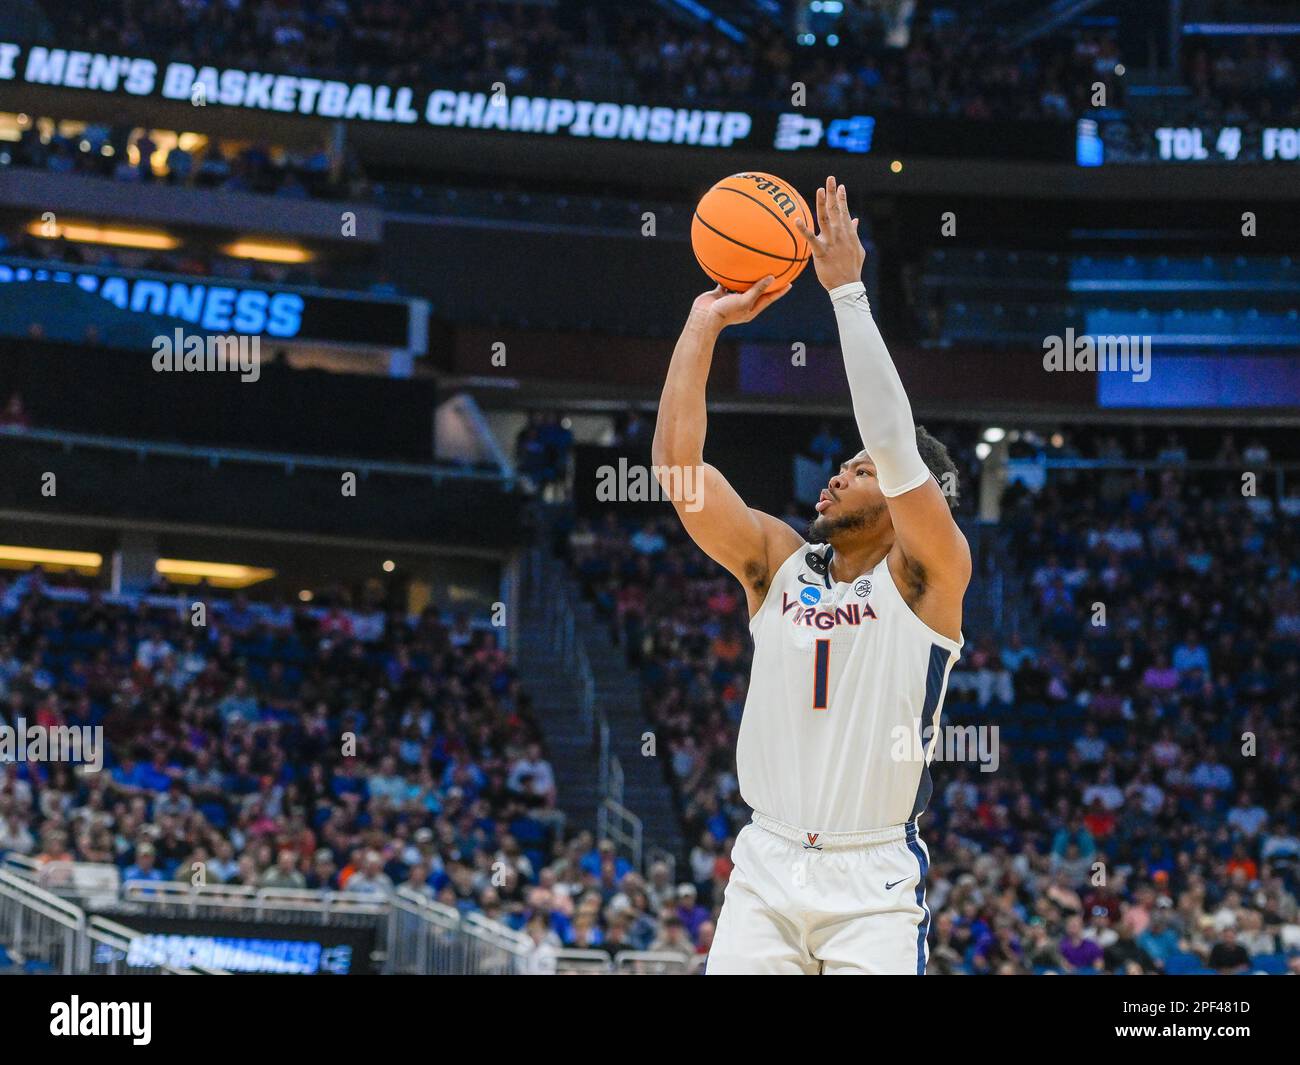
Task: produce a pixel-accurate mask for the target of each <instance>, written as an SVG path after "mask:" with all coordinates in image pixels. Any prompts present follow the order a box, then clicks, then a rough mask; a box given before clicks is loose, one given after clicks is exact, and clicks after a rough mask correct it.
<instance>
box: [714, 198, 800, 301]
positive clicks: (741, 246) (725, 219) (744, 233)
mask: <svg viewBox="0 0 1300 1065" xmlns="http://www.w3.org/2000/svg"><path fill="white" fill-rule="evenodd" d="M796 219H797V220H798V221H800V222H802V223H803V224H804V226H805V227H807V228H808V229H811V228H812V224H813V222H812V213H811V212H810V211H809V210H808V204H807V203H805V202H804V198H803V197H802V196H800V195H799V193H798V192H797V191H796V190H795V189H794V188H793V187H792V186H791V185H790V184H789V183H788V182H785V181H782V180H781V179H780V178H778V177H774V176H773V175H771V174H763V173H758V172H754V173H741V174H732V175H731V176H730V177H726V178H723V179H722V180H721V181H719V182H718V183H717V184H716V185H714V186H713V188H711V189H709V191H708V192H706V193H705V194H704V197H703V198H702V199H701V200H700V202H699V204H697V205H696V208H695V217H694V219H693V220H692V221H691V248H692V249H693V250H694V252H695V258H696V260H697V261H698V262H699V264H700V266H701V267H702V268H703V270H704V272H705V273H706V274H708V275H709V276H710V277H711V278H713V280H714V281H716V282H717V283H718V284H720V285H722V286H723V288H728V289H731V290H732V291H733V292H743V291H744V290H745V289H747V288H749V286H750V285H752V284H754V282H756V281H759V280H761V279H762V278H764V277H766V276H767V275H768V274H771V275H772V276H773V278H775V281H774V282H773V284H772V288H771V291H772V292H779V291H781V290H782V289H783V288H786V287H787V286H788V285H789V284H790V282H792V281H793V280H794V279H795V278H796V277H798V276H799V274H800V273H801V272H802V270H803V268H804V267H805V266H807V265H808V258H809V248H808V242H807V241H806V240H804V238H803V235H802V234H801V233H800V232H799V231H798V230H797V229H795V228H794V221H795V220H796Z"/></svg>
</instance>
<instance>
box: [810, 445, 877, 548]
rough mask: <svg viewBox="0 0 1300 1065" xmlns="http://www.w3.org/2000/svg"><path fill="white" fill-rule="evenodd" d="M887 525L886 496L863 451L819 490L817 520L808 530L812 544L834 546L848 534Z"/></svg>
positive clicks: (874, 466)
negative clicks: (829, 543)
mask: <svg viewBox="0 0 1300 1065" xmlns="http://www.w3.org/2000/svg"><path fill="white" fill-rule="evenodd" d="M888 521H889V508H888V507H887V506H886V504H885V495H884V493H883V492H881V490H880V482H879V481H877V480H876V465H875V463H874V462H872V461H871V459H870V458H868V457H867V453H866V452H865V451H860V452H858V454H857V455H855V456H854V457H853V458H852V459H850V460H849V461H848V462H846V463H844V464H843V465H841V466H840V468H839V471H838V472H837V473H836V474H835V476H834V477H832V478H831V479H830V481H828V482H827V485H826V487H825V488H823V489H822V494H821V499H819V500H818V501H817V517H816V518H814V519H813V521H812V524H810V525H809V526H808V538H809V539H810V540H812V541H814V542H833V541H834V538H835V537H836V536H837V535H842V534H844V533H848V532H858V531H861V532H871V531H873V530H875V529H876V528H877V527H878V526H879V524H880V523H881V522H886V523H887V522H888Z"/></svg>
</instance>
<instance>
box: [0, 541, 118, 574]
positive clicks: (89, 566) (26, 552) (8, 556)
mask: <svg viewBox="0 0 1300 1065" xmlns="http://www.w3.org/2000/svg"><path fill="white" fill-rule="evenodd" d="M103 564H104V556H103V555H99V554H96V553H95V552H94V551H54V550H51V549H49V548H44V547H12V546H8V545H0V568H4V569H31V568H32V567H33V566H44V567H45V568H46V569H52V570H69V569H75V570H77V571H78V572H81V573H86V574H89V575H93V574H95V573H97V572H99V567H100V566H102V565H103Z"/></svg>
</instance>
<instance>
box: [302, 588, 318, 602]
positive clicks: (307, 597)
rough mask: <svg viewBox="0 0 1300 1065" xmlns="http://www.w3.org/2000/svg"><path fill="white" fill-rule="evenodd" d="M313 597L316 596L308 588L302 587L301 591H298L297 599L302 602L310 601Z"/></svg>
mask: <svg viewBox="0 0 1300 1065" xmlns="http://www.w3.org/2000/svg"><path fill="white" fill-rule="evenodd" d="M315 598H316V597H315V596H314V595H312V593H311V589H310V588H304V589H303V590H302V591H301V592H299V593H298V599H299V600H300V601H301V602H304V603H310V602H311V601H312V600H313V599H315Z"/></svg>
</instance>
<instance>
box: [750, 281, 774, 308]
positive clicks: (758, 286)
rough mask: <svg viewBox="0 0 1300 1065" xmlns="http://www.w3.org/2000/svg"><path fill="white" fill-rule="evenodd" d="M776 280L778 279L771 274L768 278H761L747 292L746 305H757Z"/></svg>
mask: <svg viewBox="0 0 1300 1065" xmlns="http://www.w3.org/2000/svg"><path fill="white" fill-rule="evenodd" d="M775 280H776V278H774V277H773V276H772V275H771V274H768V275H767V276H766V277H760V278H759V279H758V280H757V281H755V282H754V283H753V284H752V285H750V286H749V288H747V289H746V290H745V303H746V304H747V305H749V306H751V307H752V306H753V305H754V304H756V303H757V302H758V301H759V299H760V298H761V297H762V295H763V293H764V292H766V291H767V290H768V288H769V287H770V286H771V284H772V282H773V281H775Z"/></svg>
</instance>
